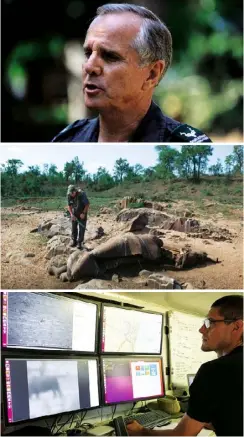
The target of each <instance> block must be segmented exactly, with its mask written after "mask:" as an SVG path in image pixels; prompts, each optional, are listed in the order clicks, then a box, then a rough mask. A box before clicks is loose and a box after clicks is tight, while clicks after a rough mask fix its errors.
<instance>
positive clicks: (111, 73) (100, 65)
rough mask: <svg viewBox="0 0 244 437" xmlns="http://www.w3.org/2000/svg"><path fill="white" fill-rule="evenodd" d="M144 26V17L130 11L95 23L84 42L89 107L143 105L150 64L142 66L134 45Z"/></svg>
mask: <svg viewBox="0 0 244 437" xmlns="http://www.w3.org/2000/svg"><path fill="white" fill-rule="evenodd" d="M140 25H141V18H140V17H138V16H136V15H134V14H133V13H130V12H125V13H122V14H108V15H104V16H100V17H97V18H96V19H95V20H94V21H93V22H92V24H91V26H90V27H89V29H88V32H87V36H86V40H85V43H84V50H85V55H86V62H85V64H84V65H83V71H82V76H83V91H84V98H85V105H86V106H87V107H88V108H94V109H97V110H98V111H106V110H108V109H109V110H110V109H115V108H116V109H117V110H120V111H126V109H127V108H130V109H131V108H135V109H136V108H137V107H138V105H139V104H140V101H141V99H142V97H143V96H144V94H145V91H144V90H143V89H142V87H143V84H144V82H145V81H146V79H147V77H148V75H149V72H150V68H149V67H148V66H147V67H140V66H139V56H138V54H137V52H136V51H135V50H134V49H133V48H131V46H130V44H131V43H132V41H133V40H134V38H135V37H136V36H137V33H138V32H139V30H140ZM150 92H151V91H150Z"/></svg>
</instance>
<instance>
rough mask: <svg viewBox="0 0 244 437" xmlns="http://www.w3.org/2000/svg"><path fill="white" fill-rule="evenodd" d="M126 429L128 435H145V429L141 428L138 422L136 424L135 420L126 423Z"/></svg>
mask: <svg viewBox="0 0 244 437" xmlns="http://www.w3.org/2000/svg"><path fill="white" fill-rule="evenodd" d="M126 428H127V431H128V434H129V435H145V434H144V433H143V431H144V430H145V428H143V426H141V425H140V424H139V423H138V422H136V420H133V421H132V422H129V423H127V425H126Z"/></svg>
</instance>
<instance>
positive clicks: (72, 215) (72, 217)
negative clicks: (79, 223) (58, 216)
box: [71, 214, 77, 222]
mask: <svg viewBox="0 0 244 437" xmlns="http://www.w3.org/2000/svg"><path fill="white" fill-rule="evenodd" d="M71 220H72V222H75V221H76V220H77V219H76V217H75V215H74V214H71Z"/></svg>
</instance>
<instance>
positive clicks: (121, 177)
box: [1, 145, 243, 197]
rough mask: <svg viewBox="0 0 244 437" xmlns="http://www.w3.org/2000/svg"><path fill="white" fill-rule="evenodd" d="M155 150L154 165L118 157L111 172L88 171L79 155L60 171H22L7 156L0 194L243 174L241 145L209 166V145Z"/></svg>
mask: <svg viewBox="0 0 244 437" xmlns="http://www.w3.org/2000/svg"><path fill="white" fill-rule="evenodd" d="M219 147H221V146H219ZM156 150H157V151H158V159H157V164H156V165H155V166H152V167H147V168H145V167H143V166H142V165H141V164H135V165H130V164H129V162H128V160H127V159H124V158H119V159H117V160H116V161H115V164H114V167H113V171H112V174H111V173H110V172H109V171H108V170H107V169H106V168H105V167H99V168H98V170H97V172H96V173H94V174H89V173H88V172H87V170H86V169H85V163H84V162H81V161H80V160H79V157H78V156H76V157H74V159H73V160H72V161H70V162H66V163H65V165H64V168H63V170H62V171H58V169H57V166H56V165H55V164H53V163H50V164H44V165H43V166H42V168H41V167H40V166H38V165H31V166H29V167H28V170H25V171H21V168H22V167H23V166H24V163H23V162H22V161H21V160H20V159H9V160H8V161H7V162H6V163H5V164H2V165H1V195H2V197H22V196H55V195H64V192H65V187H67V185H69V184H77V185H78V186H85V187H86V188H88V189H91V190H92V191H104V190H108V189H110V188H112V187H114V186H116V185H119V184H122V183H123V182H125V181H127V182H131V183H138V182H150V181H153V180H165V181H167V180H170V179H174V178H185V179H189V180H191V181H194V182H196V183H198V182H200V180H201V177H202V176H203V175H206V174H209V175H214V176H221V175H225V176H227V177H230V176H232V175H236V174H243V146H234V147H233V153H232V154H230V155H228V156H226V158H225V160H224V162H221V160H220V159H217V162H216V164H213V165H211V166H208V162H209V157H210V156H211V155H212V153H213V150H214V149H213V147H212V146H207V145H199V146H195V145H187V146H184V147H182V148H181V151H179V150H176V149H174V148H173V147H170V146H156Z"/></svg>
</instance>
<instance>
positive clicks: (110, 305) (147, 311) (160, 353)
mask: <svg viewBox="0 0 244 437" xmlns="http://www.w3.org/2000/svg"><path fill="white" fill-rule="evenodd" d="M105 307H110V308H111V307H112V308H117V309H121V310H126V311H137V312H140V313H146V314H156V315H159V316H161V317H162V326H161V342H160V351H159V352H157V353H155V352H153V353H152V352H117V351H114V352H105V351H102V341H103V316H104V308H105ZM164 320H165V317H164V313H159V312H156V311H150V310H142V309H140V308H125V307H120V306H119V305H118V306H117V305H114V304H109V303H102V304H101V309H100V329H99V332H100V335H99V336H100V339H99V340H100V341H99V355H102V356H103V355H119V356H128V355H130V356H132V355H133V356H139V355H147V356H154V355H156V356H160V355H162V350H163V332H164Z"/></svg>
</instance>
